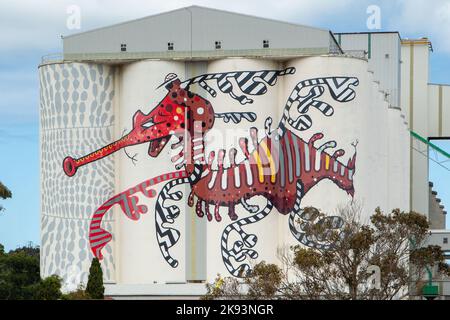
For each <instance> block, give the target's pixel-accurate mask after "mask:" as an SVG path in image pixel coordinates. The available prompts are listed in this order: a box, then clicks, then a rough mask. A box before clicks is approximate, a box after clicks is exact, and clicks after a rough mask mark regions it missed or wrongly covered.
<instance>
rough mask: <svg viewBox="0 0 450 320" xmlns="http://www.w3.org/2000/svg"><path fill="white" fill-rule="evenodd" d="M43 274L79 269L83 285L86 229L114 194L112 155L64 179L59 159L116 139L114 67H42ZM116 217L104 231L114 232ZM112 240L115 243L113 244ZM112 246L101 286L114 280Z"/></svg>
mask: <svg viewBox="0 0 450 320" xmlns="http://www.w3.org/2000/svg"><path fill="white" fill-rule="evenodd" d="M39 76H40V84H41V88H40V122H41V132H40V135H41V275H42V276H44V277H46V276H50V275H52V274H58V275H60V276H61V277H62V278H63V279H64V282H67V281H69V279H68V277H69V275H68V270H74V267H75V270H79V272H78V273H79V274H78V275H76V276H77V281H80V282H83V283H84V284H86V283H87V277H88V273H89V266H90V263H91V260H92V258H93V254H92V252H91V251H90V248H89V242H88V241H87V239H88V230H89V222H90V219H91V216H92V214H93V213H94V211H95V210H96V208H97V207H99V206H100V205H101V204H102V203H103V202H104V200H105V199H108V198H110V197H112V196H113V195H114V194H115V192H114V191H115V189H114V156H111V157H107V158H105V159H102V161H97V162H95V163H92V164H90V165H88V166H84V167H83V168H82V169H80V170H79V171H78V172H77V174H76V175H75V176H74V177H68V176H66V175H65V174H64V171H63V168H62V161H63V159H64V158H65V157H66V156H68V155H70V156H73V157H75V158H76V157H80V156H82V155H84V154H87V153H89V152H91V151H93V150H96V149H98V148H99V147H102V146H104V145H106V144H108V143H110V142H111V141H112V140H113V139H114V114H113V98H114V87H113V84H114V68H113V67H110V66H102V65H96V64H86V63H64V64H51V65H45V66H41V67H40V70H39ZM113 225H114V216H113V215H112V214H111V215H110V216H107V217H105V219H104V224H103V227H104V228H105V229H106V230H112V228H113ZM113 240H114V239H113ZM111 248H113V246H109V250H107V251H106V253H105V256H104V260H102V268H103V272H104V279H105V281H114V280H115V279H114V274H115V265H114V253H113V249H111Z"/></svg>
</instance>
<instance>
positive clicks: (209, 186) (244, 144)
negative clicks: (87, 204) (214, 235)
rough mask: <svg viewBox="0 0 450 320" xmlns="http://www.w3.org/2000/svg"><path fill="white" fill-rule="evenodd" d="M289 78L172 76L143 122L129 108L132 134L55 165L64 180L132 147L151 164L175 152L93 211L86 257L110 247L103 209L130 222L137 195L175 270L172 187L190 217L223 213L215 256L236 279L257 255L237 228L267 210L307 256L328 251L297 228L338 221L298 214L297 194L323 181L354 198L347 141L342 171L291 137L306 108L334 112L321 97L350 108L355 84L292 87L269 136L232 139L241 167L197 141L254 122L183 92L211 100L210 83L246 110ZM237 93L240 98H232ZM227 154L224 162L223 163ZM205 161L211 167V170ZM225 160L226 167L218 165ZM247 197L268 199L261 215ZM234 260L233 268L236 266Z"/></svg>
mask: <svg viewBox="0 0 450 320" xmlns="http://www.w3.org/2000/svg"><path fill="white" fill-rule="evenodd" d="M294 73H295V69H294V68H286V69H282V70H263V71H241V72H226V73H215V74H206V75H201V76H198V77H195V78H192V79H188V80H186V81H184V82H181V80H179V79H178V78H177V77H176V75H174V74H169V75H168V76H167V77H166V79H165V83H163V84H162V85H161V86H164V87H165V89H166V90H167V94H166V95H165V97H164V98H163V99H162V100H161V101H160V103H158V105H157V106H156V107H155V108H153V110H151V111H150V112H149V113H147V114H145V113H143V112H142V111H140V110H138V111H137V112H136V113H135V114H134V116H133V128H132V129H131V131H130V132H129V133H127V134H126V135H124V136H123V137H122V138H120V139H119V140H117V141H115V142H112V143H111V144H109V145H107V146H105V147H103V148H100V149H99V150H97V151H94V152H92V153H90V154H88V155H86V156H83V157H81V158H78V159H74V158H72V157H66V158H65V159H64V161H63V169H64V172H65V173H66V174H67V175H68V176H73V175H75V173H76V172H77V170H78V169H79V168H80V167H82V166H84V165H87V164H89V163H91V162H93V161H97V160H100V159H102V158H104V157H107V156H109V155H111V154H113V153H114V152H116V151H118V150H121V149H123V148H125V147H129V146H133V145H138V144H142V143H148V144H149V149H148V154H149V156H150V157H157V156H158V155H159V154H160V153H161V151H162V150H163V149H164V148H165V146H166V145H167V144H170V145H171V148H172V149H173V150H174V151H175V156H173V157H172V162H173V163H174V165H175V168H176V170H178V171H173V172H170V173H165V174H162V175H160V176H158V177H155V178H152V179H149V180H146V181H144V182H142V183H140V184H138V185H136V186H134V187H132V188H129V189H127V190H125V191H123V192H121V193H119V194H117V195H115V196H114V197H112V198H111V199H109V200H107V201H106V202H105V203H104V204H103V205H101V206H100V207H99V208H98V209H97V210H96V211H95V213H94V214H93V217H92V221H91V224H90V230H89V240H90V246H91V250H92V252H93V254H94V255H95V256H96V257H98V258H99V259H102V248H103V247H104V246H105V245H106V244H107V243H108V242H109V241H110V240H111V239H112V236H111V234H110V233H109V232H108V231H106V230H105V229H103V228H102V227H101V222H102V218H103V216H104V215H105V214H106V213H107V212H108V211H109V210H110V209H111V207H113V206H114V205H119V206H120V208H121V209H122V211H123V212H124V214H125V215H126V216H127V217H128V218H130V219H132V220H138V219H139V218H140V215H141V214H144V213H146V212H147V211H148V208H147V206H145V205H140V204H139V195H144V196H145V197H148V198H153V197H156V196H157V199H156V204H155V224H156V236H157V241H158V245H159V248H160V250H161V253H162V255H163V257H164V259H165V260H166V261H167V263H168V264H169V265H170V266H172V267H177V266H178V260H176V259H175V258H174V257H173V256H172V255H171V253H170V248H171V247H172V246H174V245H175V244H176V243H177V241H178V240H179V238H180V232H179V231H178V230H177V229H176V228H174V227H173V226H172V225H173V223H174V221H175V219H176V218H177V217H178V216H179V214H180V209H179V208H178V206H176V205H170V204H169V202H170V201H180V200H181V199H182V197H183V194H182V192H180V191H173V189H174V188H175V187H176V186H179V185H181V184H190V186H191V192H190V194H189V197H188V204H189V205H190V206H194V205H195V212H196V214H197V215H198V217H199V218H202V217H206V219H208V221H212V220H213V219H214V220H216V221H217V222H220V221H221V220H222V219H223V217H222V216H221V214H220V208H227V210H228V217H229V219H230V220H231V221H232V222H231V223H230V224H229V225H228V226H227V227H226V228H225V229H224V231H223V233H222V239H221V252H222V258H223V262H224V264H225V266H226V268H227V270H228V271H229V272H230V273H231V274H232V275H234V276H236V277H241V276H244V275H245V274H247V273H248V272H249V271H250V266H249V265H248V264H247V263H245V262H244V261H245V260H246V259H247V258H251V259H256V258H257V257H258V253H257V251H255V250H254V249H253V248H254V246H255V245H256V243H257V237H256V235H254V234H247V233H246V232H245V231H244V229H243V227H244V226H245V225H248V224H252V223H255V222H257V221H260V220H261V219H263V218H264V217H266V216H267V215H268V214H269V213H270V212H271V210H272V208H273V207H275V208H276V209H277V211H278V212H280V213H281V214H285V215H286V214H288V215H289V228H290V231H291V233H292V234H293V236H294V237H295V238H296V239H297V240H298V241H299V242H300V243H302V244H304V245H307V246H310V247H316V248H319V247H320V248H325V249H326V248H329V247H331V246H332V243H329V242H327V240H325V239H317V238H311V236H308V235H307V234H306V232H305V227H306V226H307V225H308V224H311V223H325V222H327V223H328V224H327V225H329V226H330V228H331V229H339V228H340V227H341V226H342V220H341V219H340V218H339V217H325V218H322V219H321V220H319V221H316V220H317V215H314V214H313V215H311V214H310V213H309V212H306V211H303V210H302V208H301V207H300V204H301V200H302V198H303V196H304V195H305V194H306V193H307V192H308V191H309V190H310V189H312V188H313V187H314V186H315V185H317V184H318V183H319V182H320V181H321V180H324V179H328V180H331V181H332V182H333V183H334V184H335V185H336V186H337V187H338V188H340V189H342V190H343V191H344V192H346V193H347V194H348V195H350V196H351V197H353V195H354V192H355V191H354V186H353V176H354V174H355V163H356V143H355V144H354V147H355V152H354V154H353V156H352V157H351V158H350V159H349V160H348V161H347V163H344V162H342V161H340V158H342V156H343V155H344V153H345V152H344V150H342V149H338V150H336V151H335V152H333V153H329V152H328V149H330V148H335V147H336V142H335V141H327V142H325V143H322V144H320V143H318V142H319V140H321V139H322V138H323V134H322V133H316V134H313V135H312V136H311V137H310V138H309V139H308V140H304V139H302V138H300V137H299V136H298V135H296V134H295V133H294V131H304V130H306V129H309V128H310V127H311V125H312V119H311V117H310V116H309V115H308V114H307V113H308V111H309V108H316V109H317V110H319V111H320V112H321V113H322V114H323V115H324V116H327V117H328V116H331V115H332V114H333V113H334V108H333V107H332V106H331V105H330V104H328V103H326V102H324V101H321V100H319V99H318V98H319V97H321V96H322V95H323V94H324V92H325V91H326V89H328V92H329V94H330V96H331V97H332V98H333V100H335V101H337V102H340V103H345V102H348V101H351V100H353V99H354V98H355V95H356V93H355V91H354V88H353V87H354V86H357V85H358V79H357V78H354V77H344V76H342V77H323V78H314V79H308V80H303V81H301V82H299V83H298V84H297V85H296V87H295V88H294V89H293V91H292V93H291V94H290V96H289V97H288V100H287V102H286V105H285V109H284V113H283V116H282V118H281V120H280V122H279V124H278V126H277V127H275V128H274V129H273V130H272V128H271V127H272V122H273V121H272V119H271V118H270V117H269V118H267V119H266V121H265V128H264V129H265V136H264V137H263V138H262V139H259V138H258V129H257V128H255V127H251V128H250V132H249V133H250V141H249V139H247V138H241V139H240V140H239V148H240V151H241V152H242V153H243V155H244V160H242V161H239V162H237V161H236V155H237V153H238V151H237V149H236V148H231V149H230V150H228V152H227V151H226V150H224V149H221V150H219V151H218V152H217V155H216V154H215V152H210V153H209V155H208V156H206V155H205V135H206V134H207V133H208V131H210V130H211V129H212V128H213V126H214V122H215V121H216V119H222V120H224V121H225V122H229V121H230V120H231V121H233V122H234V123H239V122H240V121H243V120H246V121H249V122H253V121H255V119H256V114H254V113H253V112H225V113H215V112H214V109H213V106H212V105H211V103H210V102H209V101H208V100H206V99H205V98H204V97H202V96H200V95H199V94H196V93H194V92H191V91H190V90H189V87H190V85H192V84H194V83H195V84H198V85H199V86H200V87H202V88H203V89H205V90H206V91H207V92H208V93H209V94H210V95H211V96H213V97H215V96H216V95H217V92H216V90H215V89H213V88H212V87H211V86H210V85H209V83H210V82H216V85H217V88H218V89H219V90H220V91H221V92H222V93H225V94H229V95H230V97H231V98H232V99H235V100H236V101H238V102H240V103H241V104H242V105H245V104H249V103H252V102H253V99H251V98H249V96H252V95H253V96H256V95H262V94H264V93H266V92H267V89H268V88H267V85H269V86H273V85H275V83H276V82H277V78H278V77H281V76H286V75H291V74H294ZM231 79H233V80H234V81H230V80H231ZM236 85H237V86H238V87H239V89H240V91H241V92H242V94H241V95H239V94H237V93H236V88H235V86H236ZM292 107H295V108H296V109H297V113H298V115H297V117H293V116H292V112H291V109H292ZM226 156H227V157H228V161H225V157H226ZM213 162H216V163H217V165H216V166H213ZM226 162H227V163H228V165H225V163H226ZM159 183H165V185H164V186H163V188H162V190H161V191H160V192H159V194H157V193H156V192H155V190H154V187H155V185H157V184H159ZM255 196H262V197H264V198H265V199H266V200H267V203H266V205H265V207H264V208H262V209H261V208H259V206H257V205H252V204H251V203H250V202H249V200H250V199H251V198H253V197H255ZM236 206H241V207H242V208H243V209H244V210H245V211H246V212H248V213H249V215H248V216H246V217H243V218H240V219H239V217H238V215H237V214H236ZM222 211H223V209H222ZM232 232H237V233H238V235H239V237H240V240H238V241H235V242H234V243H233V244H231V245H230V244H229V238H230V237H229V236H230V234H231V233H232ZM233 260H234V261H235V262H237V263H238V265H237V266H236V265H235V263H234V262H233Z"/></svg>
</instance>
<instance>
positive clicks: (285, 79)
mask: <svg viewBox="0 0 450 320" xmlns="http://www.w3.org/2000/svg"><path fill="white" fill-rule="evenodd" d="M287 67H294V68H295V69H296V72H295V74H291V75H285V76H281V77H279V78H278V80H277V83H276V84H275V85H274V86H267V92H266V93H265V94H263V95H259V96H258V95H256V96H251V98H252V99H253V100H254V101H253V103H252V104H246V105H241V104H240V103H239V102H238V101H236V100H234V99H232V97H231V96H230V95H229V94H226V93H223V92H220V90H219V89H218V88H217V85H216V84H215V83H214V82H211V83H210V85H211V87H213V88H214V89H215V90H216V91H217V95H216V96H215V97H212V96H211V95H210V94H208V93H207V92H206V91H205V90H203V89H199V88H198V87H196V89H195V90H196V92H197V93H199V94H200V95H201V96H202V97H204V98H206V99H207V100H209V101H210V102H211V104H212V106H213V108H214V111H215V113H223V112H254V113H255V114H256V115H257V119H256V120H255V121H254V122H249V121H247V120H242V121H241V122H240V123H238V124H235V123H233V122H232V121H229V122H228V123H226V122H224V121H223V120H222V119H216V120H215V123H214V128H213V130H211V131H210V132H209V133H208V134H207V135H206V142H207V144H206V150H205V151H206V152H205V156H206V157H207V156H208V154H209V152H211V151H215V152H216V156H217V151H218V150H219V149H220V148H224V149H225V150H226V151H227V153H226V157H225V166H227V165H228V162H229V160H228V159H229V158H228V151H229V150H230V148H232V147H234V148H236V149H237V150H238V153H237V157H236V160H237V162H239V161H241V160H242V159H243V158H244V156H243V152H242V151H241V150H240V148H239V145H238V138H239V137H246V138H249V141H251V139H250V134H249V129H250V128H251V127H256V128H258V129H259V137H260V138H262V137H263V136H264V135H265V128H264V124H265V120H266V118H268V117H271V118H272V120H273V124H272V129H275V128H276V126H277V125H278V123H279V121H280V119H281V117H282V115H283V111H284V107H285V104H286V101H287V99H288V97H289V96H290V95H291V93H292V90H293V89H294V88H295V87H296V85H297V84H298V83H299V82H300V81H303V80H307V79H314V78H323V77H356V78H358V80H359V85H358V86H356V87H354V89H355V92H356V97H355V98H354V99H353V100H352V101H349V102H345V103H344V102H338V101H335V100H334V99H333V98H332V96H331V95H330V93H329V90H328V88H325V89H326V90H325V92H324V93H323V95H322V96H321V97H320V98H319V100H323V101H324V102H327V103H329V104H330V105H331V106H333V108H334V113H333V115H331V116H324V115H323V114H322V113H321V112H319V111H318V110H316V109H315V108H313V107H310V110H308V115H310V116H311V119H312V126H311V127H310V128H309V129H307V130H305V131H296V130H295V129H292V128H290V127H289V126H288V128H290V129H291V130H292V132H293V133H295V134H296V135H297V136H298V137H300V138H301V139H303V140H304V141H308V140H309V139H310V138H311V136H312V135H313V134H315V133H318V132H321V133H323V134H324V137H323V138H322V139H320V140H318V141H316V142H315V146H316V147H319V146H320V145H322V144H323V143H325V142H327V141H331V140H333V141H335V142H336V144H337V146H336V147H335V148H333V149H328V150H326V151H327V152H328V153H329V154H333V152H334V151H335V150H337V149H343V150H344V151H345V155H344V156H342V157H341V158H340V161H341V162H342V163H344V164H347V161H348V159H350V158H351V157H352V156H353V155H354V152H355V148H354V147H353V146H352V144H354V143H355V142H356V141H357V142H358V144H357V147H356V152H357V156H356V169H355V173H354V176H353V183H354V187H355V195H354V198H353V199H354V200H355V201H357V202H358V203H360V204H361V205H362V210H363V211H362V214H363V219H366V220H367V219H368V217H369V216H370V215H371V214H372V213H373V212H374V209H375V208H376V207H378V206H379V207H381V208H382V209H383V210H390V209H392V208H393V207H400V208H406V206H407V205H408V204H409V198H408V196H409V191H408V189H409V168H406V167H407V165H406V162H407V161H408V157H409V150H408V143H409V135H408V133H407V128H406V126H405V124H404V119H403V118H401V117H400V112H399V111H398V110H395V109H388V104H387V102H386V101H385V97H384V95H383V93H381V92H380V90H379V86H378V84H377V83H376V82H374V81H373V74H372V73H370V72H368V68H367V61H364V60H361V59H356V58H348V57H326V56H323V57H308V58H297V59H292V60H290V61H286V62H280V61H271V60H267V59H243V58H233V59H231V58H230V59H219V60H214V61H210V62H181V61H159V60H158V61H157V60H147V61H141V62H135V63H131V64H127V65H123V66H121V67H117V69H116V71H115V79H113V78H114V77H113V72H114V71H113V70H114V69H112V68H111V67H106V66H97V65H88V64H61V65H49V66H43V67H41V71H40V72H41V85H42V91H41V92H42V96H41V126H42V131H41V141H42V147H41V149H42V188H43V196H42V227H43V235H42V266H43V268H42V270H43V275H50V274H52V273H59V274H62V275H65V273H67V271H66V268H67V265H68V264H70V263H72V264H74V263H78V264H79V268H80V270H82V272H83V277H84V278H85V275H86V272H87V271H88V267H89V263H90V260H91V258H92V254H91V252H90V249H89V239H88V234H87V233H88V226H89V222H90V218H91V217H92V214H93V213H94V211H95V210H96V209H97V208H98V206H99V205H101V204H103V203H104V202H105V201H106V200H108V199H109V198H110V197H112V196H113V195H115V194H118V193H120V192H122V191H124V190H126V189H128V188H130V187H134V186H136V185H138V184H139V183H141V182H143V181H145V180H147V179H150V178H153V177H156V176H159V175H161V174H163V173H167V172H171V171H175V168H174V164H173V163H172V162H171V160H170V158H171V155H173V154H172V153H171V150H170V146H167V147H166V148H165V149H164V150H163V151H162V152H161V153H160V154H159V156H158V157H156V158H152V157H150V156H149V155H148V148H149V144H148V143H143V144H140V145H135V146H130V147H127V148H125V149H124V150H120V151H118V152H116V153H115V154H114V155H113V156H109V157H106V158H103V159H101V160H98V161H95V162H93V163H90V164H88V165H86V166H83V167H82V168H80V169H79V170H78V172H77V174H76V175H75V176H74V177H70V178H69V177H67V176H66V175H64V173H63V171H62V167H61V163H62V159H63V158H64V157H65V156H67V155H70V156H73V157H80V156H82V155H85V154H87V153H89V152H92V151H94V150H96V149H98V148H100V147H103V146H105V145H108V144H109V143H111V142H113V141H115V140H117V139H119V138H120V137H121V136H122V135H123V133H125V132H129V131H130V130H131V128H132V119H133V115H134V114H135V112H136V111H137V110H141V111H142V112H143V113H145V114H147V113H148V112H149V111H151V110H152V109H153V108H155V107H156V106H157V105H158V103H159V102H160V101H161V99H162V98H163V97H164V96H165V95H166V94H167V90H166V89H165V88H164V86H163V87H160V88H157V87H158V86H159V85H160V84H161V83H162V82H163V81H164V78H165V77H166V75H167V74H169V73H175V74H177V75H178V77H179V78H180V80H181V81H184V80H186V79H187V78H192V77H194V76H198V75H201V74H204V73H216V72H235V71H258V70H272V69H284V68H287ZM83 68H84V70H86V72H84V73H83V72H82V71H81V70H82V69H83ZM64 70H66V71H64ZM73 70H77V71H78V75H77V72H74V71H73ZM76 75H77V76H76ZM100 75H102V77H100ZM100 79H102V80H100ZM106 79H109V80H108V81H106ZM65 80H66V81H65ZM63 81H64V84H63ZM85 83H86V84H85ZM94 84H95V88H96V89H94ZM66 92H67V93H66ZM83 92H85V93H83ZM77 93H79V95H80V98H78V99H80V100H76V101H73V99H74V98H75V97H76V96H77ZM81 97H82V98H81ZM65 98H67V99H68V102H67V103H68V105H67V106H64V99H65ZM77 101H78V102H79V103H78V104H77ZM94 102H96V103H94ZM82 103H84V104H85V108H83V110H84V111H83V112H82V113H83V114H85V116H83V117H82V115H81V113H80V109H81V105H82ZM55 105H58V107H56V106H55ZM99 105H101V106H102V107H101V108H100V107H98V106H99ZM107 105H108V106H109V107H106V106H107ZM99 110H100V111H99ZM291 113H292V114H297V110H295V108H292V110H291ZM105 114H106V116H105ZM58 116H59V118H58ZM65 117H66V118H67V121H65V120H64V119H66V118H65ZM58 119H60V120H58ZM80 119H82V120H80ZM114 119H115V120H114ZM213 138H214V139H213ZM249 149H250V151H252V149H253V146H252V145H251V143H249ZM49 150H52V151H53V150H57V152H52V153H50V152H49ZM135 154H137V155H136V159H137V162H136V163H134V162H133V161H132V160H131V159H130V158H129V157H130V156H131V157H133V156H134V155H135ZM216 166H217V162H216V160H215V161H214V162H213V168H214V167H216ZM163 185H164V184H159V185H157V186H156V187H155V190H156V191H157V193H159V192H160V190H161V188H162V187H163ZM177 190H180V191H182V192H183V198H182V199H181V200H180V201H179V202H178V203H177V205H178V206H179V208H180V215H179V216H178V217H177V218H176V219H174V224H173V226H174V227H176V229H177V230H178V231H179V232H180V239H179V241H178V242H177V243H176V245H174V246H173V247H172V248H171V249H170V253H171V255H172V256H173V257H174V258H175V259H177V260H178V261H179V264H178V266H177V267H176V268H174V267H171V266H170V265H169V264H168V263H167V262H166V261H165V260H164V258H163V256H162V254H161V252H160V248H159V246H158V243H157V241H156V234H155V232H156V231H155V209H154V208H155V203H156V201H157V198H156V197H154V198H146V197H144V196H142V195H139V197H138V198H139V204H140V205H145V206H147V208H148V209H149V210H148V212H147V213H146V214H142V215H140V218H139V220H137V221H133V220H130V219H129V218H127V217H126V215H125V214H124V213H123V212H122V210H121V209H120V208H119V206H116V207H114V210H112V211H111V212H109V213H108V214H107V215H106V216H105V218H104V221H106V224H104V225H103V226H104V228H105V229H107V230H108V231H109V232H111V233H112V235H113V241H112V242H110V243H108V244H107V245H106V247H105V248H104V249H103V253H104V255H105V260H104V261H105V263H102V265H103V266H104V268H105V273H106V279H107V280H111V281H115V282H116V283H117V284H153V283H158V284H163V283H167V282H185V281H188V280H207V281H209V282H210V281H213V279H214V278H215V277H216V274H217V273H221V274H222V275H223V276H228V275H229V273H228V271H227V268H226V267H225V265H224V261H223V257H222V252H221V247H222V246H223V242H222V235H223V232H224V229H225V228H226V227H227V226H228V225H230V223H231V220H230V218H229V217H228V214H227V213H228V210H227V208H224V207H223V208H221V210H220V213H221V216H222V221H221V222H216V221H215V220H214V219H213V221H211V222H206V217H203V218H202V219H200V218H198V217H197V215H196V213H195V210H194V209H193V208H190V207H188V205H187V197H188V195H189V188H188V187H187V186H186V185H182V186H178V187H177ZM72 195H73V196H72ZM61 199H62V200H61ZM351 201H352V197H351V196H350V195H349V194H347V192H345V191H344V190H342V189H340V188H339V187H338V186H337V185H335V184H334V183H333V182H331V180H327V179H324V180H322V181H320V182H319V183H318V184H317V185H316V186H314V187H313V188H312V189H311V190H310V191H309V192H308V193H307V194H306V195H305V196H304V198H303V199H302V203H301V206H302V207H304V206H315V207H317V208H319V209H321V210H322V211H323V212H325V213H327V214H329V215H332V214H336V211H337V208H338V207H339V206H344V205H347V204H349V203H350V202H351ZM249 202H250V203H252V204H257V205H259V207H260V208H261V209H262V208H263V207H264V206H265V204H266V200H265V199H264V198H263V197H262V196H258V197H255V198H253V199H251V200H250V201H249ZM66 203H67V204H66ZM210 210H211V211H213V206H211V207H210ZM236 213H237V215H238V216H239V218H245V217H248V216H250V214H249V213H248V212H247V211H246V210H244V209H243V207H242V205H241V204H237V205H236ZM113 222H114V223H113ZM72 225H76V227H72ZM243 229H244V231H245V232H246V233H247V234H254V235H256V236H257V242H256V244H255V246H254V247H253V248H251V249H253V250H255V251H256V252H257V253H258V257H257V259H254V260H252V259H250V261H247V263H249V264H250V265H252V264H254V263H256V262H259V261H262V260H266V261H268V262H277V261H278V260H277V249H278V248H281V247H283V246H286V245H292V244H297V243H298V242H296V240H295V238H294V237H293V236H292V234H291V232H290V229H289V224H288V215H281V214H280V213H278V212H277V210H276V209H275V208H274V209H273V210H272V212H271V213H270V214H268V215H267V216H266V217H265V218H264V219H262V220H261V221H258V222H255V223H251V224H248V225H245V226H244V227H243ZM72 238H73V239H74V240H73V241H68V243H67V244H65V243H66V242H65V241H67V239H72ZM61 239H63V240H62V241H61ZM236 240H239V239H238V237H237V235H236V234H233V235H232V236H231V239H230V241H228V245H232V244H233V243H234V242H235V241H236ZM72 242H74V243H75V244H71V243H72ZM113 253H114V260H113V259H112V254H113ZM71 255H72V256H74V258H73V259H72V258H70V259H69V258H68V257H69V256H71ZM69 260H70V261H69ZM233 264H234V265H235V266H237V265H239V264H240V263H237V262H236V261H234V260H233ZM114 266H115V268H114ZM84 278H83V279H84Z"/></svg>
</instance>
